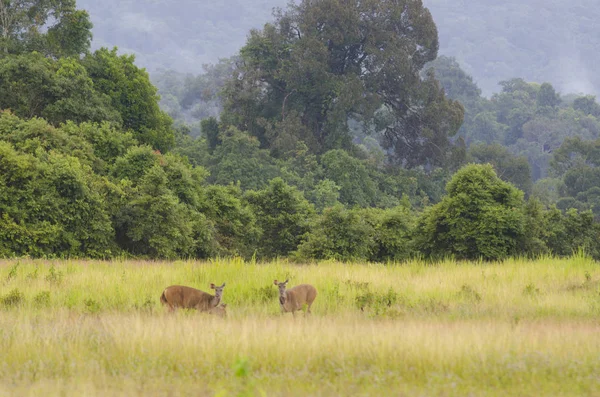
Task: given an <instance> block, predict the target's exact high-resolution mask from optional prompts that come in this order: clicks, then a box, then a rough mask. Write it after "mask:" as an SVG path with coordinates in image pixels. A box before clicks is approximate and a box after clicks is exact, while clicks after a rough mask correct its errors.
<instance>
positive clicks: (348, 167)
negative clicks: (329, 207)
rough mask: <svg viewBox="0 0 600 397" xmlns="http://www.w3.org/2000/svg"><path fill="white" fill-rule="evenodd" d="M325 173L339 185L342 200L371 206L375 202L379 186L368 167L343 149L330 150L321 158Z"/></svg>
mask: <svg viewBox="0 0 600 397" xmlns="http://www.w3.org/2000/svg"><path fill="white" fill-rule="evenodd" d="M321 164H322V166H323V175H324V177H325V178H326V179H328V180H330V181H332V182H334V183H335V184H336V185H337V186H339V196H340V202H342V203H344V204H348V205H350V206H353V205H358V206H360V207H369V206H371V205H373V204H374V203H375V198H376V194H377V188H376V186H375V184H374V183H373V181H372V180H371V177H370V175H369V172H368V170H367V167H366V166H365V165H364V164H363V163H362V162H361V161H360V160H359V159H357V158H354V157H352V156H350V155H349V154H348V153H347V152H345V151H343V150H339V149H338V150H330V151H329V152H327V153H325V154H324V155H323V156H322V158H321Z"/></svg>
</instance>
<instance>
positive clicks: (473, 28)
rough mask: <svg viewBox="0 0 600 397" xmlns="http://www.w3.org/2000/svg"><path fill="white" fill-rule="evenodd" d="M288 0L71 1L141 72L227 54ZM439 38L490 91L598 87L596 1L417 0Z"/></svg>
mask: <svg viewBox="0 0 600 397" xmlns="http://www.w3.org/2000/svg"><path fill="white" fill-rule="evenodd" d="M286 4H287V0H246V1H239V0H228V1H223V2H208V1H191V0H169V1H167V0H139V1H132V0H126V1H116V0H107V1H102V2H98V1H95V0H79V1H78V5H79V7H81V8H84V9H86V10H88V11H89V12H90V15H91V19H92V22H93V23H94V29H93V33H94V42H93V44H92V46H93V47H94V48H98V47H101V46H108V47H112V46H118V47H119V50H120V51H121V52H123V53H134V54H136V57H137V64H138V65H140V66H143V67H145V68H147V69H148V70H149V71H150V72H153V71H156V70H158V69H161V68H162V69H172V70H176V71H179V72H185V73H193V74H199V73H202V64H204V63H215V62H217V61H218V59H219V58H223V57H229V56H232V55H234V54H235V53H236V52H237V51H238V50H239V48H240V47H241V46H242V45H243V44H244V42H245V39H246V37H247V34H248V31H249V29H251V28H261V27H262V25H263V24H264V23H265V22H268V21H270V20H272V9H273V7H282V8H285V6H286ZM424 4H425V6H426V7H428V8H429V9H430V11H431V13H432V14H433V17H434V20H435V23H436V24H437V27H438V31H439V37H440V55H447V56H452V57H455V58H456V59H457V60H458V62H459V63H460V65H461V67H462V68H463V69H464V70H465V71H466V72H467V73H469V74H470V75H472V76H473V78H474V81H475V82H476V83H477V84H478V86H479V87H480V88H481V89H482V91H483V94H484V95H486V96H489V95H490V94H492V93H493V92H498V91H499V90H500V87H499V86H498V82H499V81H502V80H508V79H510V78H513V77H521V78H523V79H525V80H526V81H532V82H539V83H542V82H550V83H551V84H553V85H554V87H555V88H556V89H557V90H558V91H560V92H562V93H570V92H573V93H585V94H598V92H599V91H600V90H599V87H600V78H599V77H598V76H597V75H596V74H595V73H593V71H594V70H595V68H594V65H596V64H598V61H599V59H598V58H599V57H600V55H599V54H600V51H598V42H597V40H596V39H595V38H596V37H598V33H600V32H598V30H599V29H600V28H598V26H597V24H595V21H597V20H598V16H599V15H598V14H600V6H599V5H598V3H597V2H594V1H592V0H573V1H566V0H508V1H503V2H498V1H495V0H471V1H466V0H456V1H449V0H424Z"/></svg>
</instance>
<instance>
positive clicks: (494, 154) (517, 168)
mask: <svg viewBox="0 0 600 397" xmlns="http://www.w3.org/2000/svg"><path fill="white" fill-rule="evenodd" d="M469 157H470V160H472V162H474V163H478V164H485V163H489V164H491V165H492V166H493V167H494V170H495V171H496V173H497V174H498V176H499V177H500V178H501V179H502V180H504V181H506V182H510V183H512V184H513V185H515V186H516V187H517V188H519V189H520V190H522V191H524V192H525V193H530V192H531V189H532V183H531V169H530V167H529V163H528V162H527V158H525V157H523V156H515V155H513V154H511V153H510V152H509V151H508V149H506V148H505V147H504V146H501V145H499V144H497V143H496V144H493V145H483V144H477V145H472V146H471V147H470V149H469Z"/></svg>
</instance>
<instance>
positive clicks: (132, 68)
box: [81, 48, 175, 151]
mask: <svg viewBox="0 0 600 397" xmlns="http://www.w3.org/2000/svg"><path fill="white" fill-rule="evenodd" d="M134 59H135V58H134V56H133V55H118V54H117V49H116V48H113V49H112V50H108V49H106V48H102V49H99V50H97V51H95V52H94V53H93V54H87V55H86V56H85V57H84V58H83V60H82V61H81V62H82V64H83V66H84V67H85V68H86V69H87V72H88V75H89V76H90V78H91V80H92V81H93V83H94V87H95V88H96V90H97V91H98V92H99V93H101V94H104V95H106V96H108V97H109V98H110V103H111V105H112V106H113V108H114V109H116V110H117V111H118V112H119V114H120V115H121V119H122V120H123V128H124V129H125V130H131V131H132V132H133V135H134V137H135V138H136V139H137V140H138V141H139V142H140V143H142V144H148V145H150V146H152V147H153V148H155V149H158V150H160V151H167V150H169V149H170V148H171V147H172V146H173V144H174V139H175V138H174V133H173V130H172V128H171V125H172V122H173V121H172V120H171V118H170V117H169V116H168V115H167V114H166V113H164V112H163V111H161V110H160V108H159V106H158V101H159V97H158V94H157V91H156V87H154V86H153V85H152V84H151V83H150V79H149V77H148V73H147V72H146V70H144V69H140V68H138V67H137V66H136V65H135V64H134Z"/></svg>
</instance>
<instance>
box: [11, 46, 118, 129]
mask: <svg viewBox="0 0 600 397" xmlns="http://www.w3.org/2000/svg"><path fill="white" fill-rule="evenodd" d="M0 109H10V110H12V111H13V112H14V113H15V114H16V115H18V116H20V117H23V118H30V117H34V116H37V117H44V118H45V119H47V120H48V121H49V122H50V123H52V124H54V125H58V124H60V123H62V122H65V121H67V120H72V121H75V122H83V121H94V122H101V121H111V122H115V123H120V122H121V120H122V119H121V116H120V115H119V114H118V113H117V112H116V111H115V110H114V109H113V108H112V106H111V104H110V102H109V99H108V98H107V97H106V96H104V95H103V94H102V93H99V92H97V91H96V90H95V85H94V83H93V82H92V80H91V79H90V77H89V76H88V73H87V71H86V70H85V68H83V67H82V66H81V65H80V64H79V63H78V62H77V61H76V60H74V59H69V58H63V59H59V60H57V61H54V60H52V59H48V58H46V57H44V56H43V55H42V54H39V53H35V52H34V53H29V54H23V55H18V56H8V57H3V58H0Z"/></svg>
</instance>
